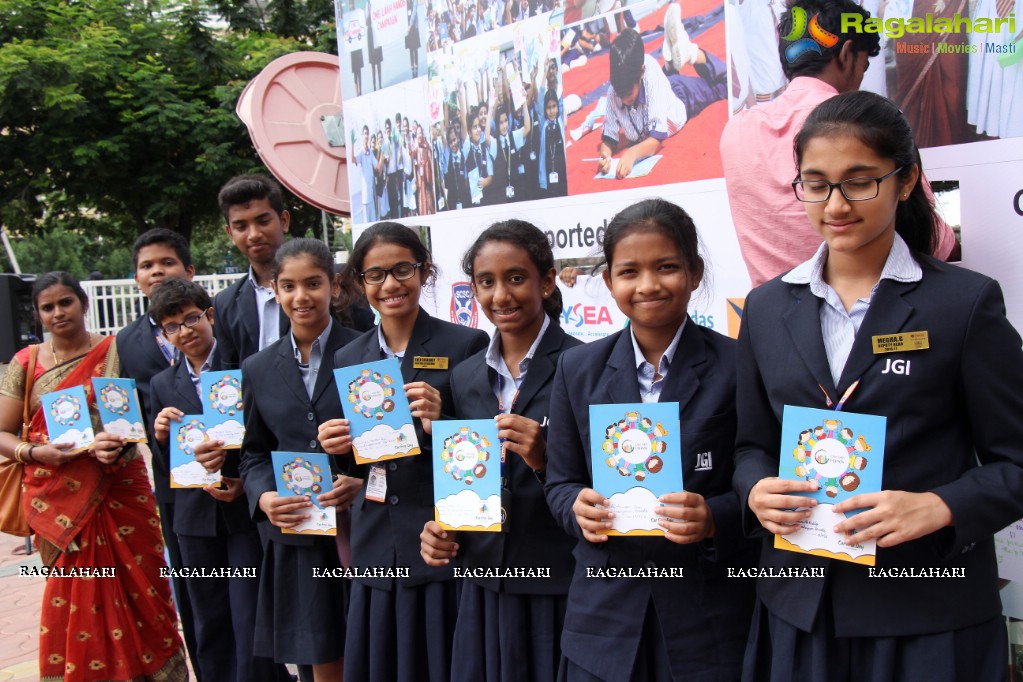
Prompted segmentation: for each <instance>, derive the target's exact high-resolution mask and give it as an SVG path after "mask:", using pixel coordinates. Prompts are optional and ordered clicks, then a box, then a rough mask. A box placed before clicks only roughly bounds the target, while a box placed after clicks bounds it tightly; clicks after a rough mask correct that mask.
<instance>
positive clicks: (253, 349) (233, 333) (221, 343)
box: [213, 273, 291, 369]
mask: <svg viewBox="0 0 1023 682" xmlns="http://www.w3.org/2000/svg"><path fill="white" fill-rule="evenodd" d="M213 309H214V310H216V311H217V326H216V328H215V330H214V334H215V335H216V337H217V348H218V350H219V351H220V357H221V362H222V363H223V366H224V369H238V368H239V367H241V364H242V362H243V361H244V360H245V359H246V358H248V357H250V356H252V355H255V354H256V353H258V352H259V313H258V312H257V310H256V291H255V289H253V288H252V282H251V280H250V279H249V275H248V273H246V274H245V275H243V276H242V277H241V278H239V279H238V281H237V282H235V283H234V284H232V285H231V286H229V287H228V288H226V289H224V290H223V291H221V292H220V293H219V294H217V297H216V299H214V301H213ZM278 326H279V328H280V338H284V337H286V336H287V335H288V330H290V329H291V321H290V320H288V316H287V315H285V314H284V313H283V312H279V313H278Z"/></svg>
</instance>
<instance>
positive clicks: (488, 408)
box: [466, 356, 528, 415]
mask: <svg viewBox="0 0 1023 682" xmlns="http://www.w3.org/2000/svg"><path fill="white" fill-rule="evenodd" d="M466 362H468V363H471V365H470V374H471V375H472V376H473V377H476V376H479V375H480V374H482V375H483V376H485V377H487V381H485V382H484V381H472V382H470V384H469V386H468V387H466V398H467V400H466V402H467V404H468V405H472V406H476V405H481V406H482V407H483V410H482V411H483V412H485V413H487V414H493V415H496V414H497V411H498V405H497V396H496V395H495V394H494V391H493V383H492V379H493V378H494V375H495V374H496V372H494V370H492V369H490V367H489V366H488V365H487V360H486V357H484V356H479V358H475V357H474V358H472V359H470V360H466ZM527 376H528V375H527ZM515 404H516V406H518V405H520V404H521V400H520V401H517V402H516V403H515ZM516 411H518V410H516Z"/></svg>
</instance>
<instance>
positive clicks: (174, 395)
mask: <svg viewBox="0 0 1023 682" xmlns="http://www.w3.org/2000/svg"><path fill="white" fill-rule="evenodd" d="M218 355H219V353H218V352H217V349H216V348H215V349H214V351H213V355H212V357H211V358H210V361H209V362H210V369H211V370H212V371H216V370H219V369H223V365H222V364H221V363H220V359H219V357H218ZM186 362H187V360H184V359H182V361H181V362H179V363H178V364H176V365H174V366H173V367H168V368H167V369H165V370H164V371H162V372H160V373H159V374H157V375H156V376H154V377H153V380H152V383H151V386H150V394H151V400H150V413H149V423H152V422H153V421H154V420H155V419H156V415H158V414H160V412H161V411H162V410H163V408H165V407H176V408H178V409H179V410H181V411H182V412H184V413H185V414H202V402H200V400H199V396H198V395H197V394H196V392H195V384H193V383H192V377H191V375H190V374H189V373H188V368H187V367H186V365H185V363H186ZM152 450H153V460H154V461H155V460H156V459H158V458H159V459H160V461H161V466H162V467H164V468H165V469H166V470H167V471H170V446H169V445H168V446H167V447H163V446H161V445H160V444H159V443H156V442H155V440H154V442H153V443H152ZM154 467H155V464H154ZM222 474H223V475H224V476H230V477H233V478H237V477H238V456H237V454H235V453H229V454H228V457H227V461H226V462H225V463H224V468H223V470H222ZM169 492H170V494H171V496H172V498H173V500H174V532H175V533H177V534H178V535H194V536H199V537H216V536H217V535H218V533H217V527H218V518H219V520H220V524H221V527H222V528H224V529H225V530H226V532H227V533H242V532H250V531H251V532H253V533H255V531H256V529H255V527H254V526H253V525H252V519H251V518H250V517H249V512H248V507H247V506H246V500H245V495H242V496H241V497H239V498H238V499H236V500H235V501H234V502H218V501H217V500H215V499H214V498H213V496H212V495H210V494H209V493H207V492H206V491H204V490H201V489H197V488H169ZM258 559H259V557H258V556H257V557H256V562H255V563H254V564H252V565H255V566H258V565H259V561H258Z"/></svg>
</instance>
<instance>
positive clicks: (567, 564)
mask: <svg viewBox="0 0 1023 682" xmlns="http://www.w3.org/2000/svg"><path fill="white" fill-rule="evenodd" d="M579 345H582V342H581V341H579V340H578V339H575V338H573V337H571V336H569V335H568V334H566V333H565V332H564V331H563V330H562V329H561V327H559V326H558V323H557V322H552V323H551V325H550V326H549V327H548V328H547V332H546V333H545V334H544V336H543V338H542V339H540V344H539V345H538V346H537V349H536V353H535V354H534V355H533V359H532V360H530V361H529V370H528V371H527V372H526V378H525V379H524V380H523V381H522V386H521V387H520V388H519V392H518V398H517V399H516V400H515V406H514V409H513V410H512V412H513V413H514V414H520V415H522V416H524V417H528V418H530V419H532V420H533V421H536V422H538V423H539V424H540V425H541V429H540V431H541V433H542V434H543V437H544V439H546V438H547V422H548V415H549V414H550V404H551V387H552V385H553V383H554V371H555V370H556V369H557V366H558V358H559V357H560V356H561V354H562V353H563V352H565V351H566V350H568V349H569V348H574V347H576V346H579ZM496 377H497V372H495V371H494V370H493V369H491V368H490V367H488V366H487V349H485V348H484V349H483V350H482V351H480V352H479V353H477V354H476V355H473V356H472V357H471V358H469V359H467V360H466V361H465V362H463V363H462V364H460V365H459V366H458V367H456V368H455V371H454V372H452V374H451V392H452V394H453V396H454V401H455V415H456V416H457V417H458V418H459V419H489V418H492V417H494V416H495V415H496V414H498V405H497V396H496V395H495V394H494V386H495V385H496ZM506 473H507V479H508V488H509V490H510V491H511V496H512V499H511V504H510V505H508V507H509V508H508V510H507V511H508V520H509V524H508V528H509V530H508V532H506V533H460V534H459V536H458V544H459V545H460V547H461V549H460V552H459V554H460V558H461V561H462V564H463V565H465V566H469V567H492V566H497V567H502V568H534V567H544V568H549V569H550V578H547V579H543V578H541V579H534V578H506V579H501V578H475V577H473V578H470V580H472V582H474V583H476V584H478V585H482V586H483V587H487V588H489V589H491V590H500V591H502V592H508V593H512V594H567V593H568V585H569V581H570V580H571V577H572V570H573V568H574V567H575V560H574V559H573V558H572V546H573V545H574V544H575V540H574V539H573V537H572V536H570V535H568V534H566V533H565V531H564V530H562V528H561V527H560V526H559V525H558V524H557V523H555V521H554V517H552V516H551V512H550V508H549V507H548V506H547V499H546V498H545V497H544V492H543V484H542V483H541V482H540V481H539V480H538V479H537V477H536V475H534V474H533V471H532V470H531V469H530V468H529V466H528V465H527V464H526V462H525V461H524V460H523V459H522V458H521V457H519V456H518V455H517V454H515V453H512V452H509V453H508V458H507V469H506ZM493 474H497V475H500V473H499V471H497V470H495V471H493V472H492V474H491V475H493Z"/></svg>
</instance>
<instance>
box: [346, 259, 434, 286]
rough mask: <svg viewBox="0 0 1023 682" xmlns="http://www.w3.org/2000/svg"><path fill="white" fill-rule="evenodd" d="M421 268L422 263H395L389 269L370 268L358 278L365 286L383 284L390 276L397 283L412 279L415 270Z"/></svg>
mask: <svg viewBox="0 0 1023 682" xmlns="http://www.w3.org/2000/svg"><path fill="white" fill-rule="evenodd" d="M421 267H423V264H422V263H397V264H395V265H394V266H393V267H390V268H370V269H369V270H366V271H365V272H360V273H359V278H360V279H361V280H362V281H363V282H364V283H366V284H383V283H384V280H385V279H387V276H388V275H390V276H391V277H393V278H394V279H396V280H397V281H399V282H403V281H405V280H406V279H412V277H413V276H415V274H416V270H418V269H419V268H421Z"/></svg>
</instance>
